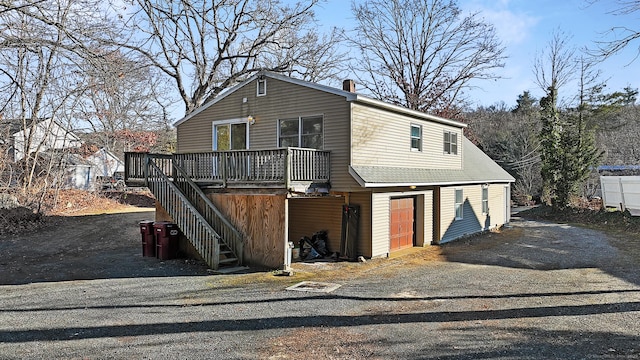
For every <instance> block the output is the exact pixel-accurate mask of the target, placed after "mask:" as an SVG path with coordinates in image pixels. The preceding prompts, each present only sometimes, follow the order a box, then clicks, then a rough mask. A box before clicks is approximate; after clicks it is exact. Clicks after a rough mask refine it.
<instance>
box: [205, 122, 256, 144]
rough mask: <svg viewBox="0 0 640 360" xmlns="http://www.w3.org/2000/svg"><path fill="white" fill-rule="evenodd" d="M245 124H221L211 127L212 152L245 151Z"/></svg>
mask: <svg viewBox="0 0 640 360" xmlns="http://www.w3.org/2000/svg"><path fill="white" fill-rule="evenodd" d="M247 130H248V129H247V123H246V122H244V121H243V122H237V123H222V124H214V125H213V137H214V138H213V150H217V151H223V150H245V149H248V147H247V144H248V141H247V135H248V134H247Z"/></svg>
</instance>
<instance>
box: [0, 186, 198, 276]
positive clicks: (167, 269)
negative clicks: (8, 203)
mask: <svg viewBox="0 0 640 360" xmlns="http://www.w3.org/2000/svg"><path fill="white" fill-rule="evenodd" d="M153 206H154V199H153V198H152V197H151V196H150V194H148V193H147V192H110V193H103V194H96V193H89V192H84V191H64V192H61V193H60V194H58V201H57V206H55V207H53V208H52V209H50V210H49V211H48V214H47V215H38V214H34V213H33V212H32V211H30V210H29V209H26V208H15V209H1V210H0V224H1V225H2V226H1V227H0V229H2V230H0V254H2V255H1V256H0V268H2V272H0V284H24V283H35V282H46V281H64V280H81V279H104V278H123V277H138V276H155V275H157V276H180V275H184V274H194V273H196V274H207V268H206V266H205V265H204V264H202V263H200V262H197V261H193V260H185V259H180V260H173V261H159V260H157V259H155V258H144V257H142V256H141V254H142V245H141V243H142V240H141V235H140V230H139V222H140V221H144V220H154V217H155V213H154V211H155V208H154V207H153Z"/></svg>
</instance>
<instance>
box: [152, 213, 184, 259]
mask: <svg viewBox="0 0 640 360" xmlns="http://www.w3.org/2000/svg"><path fill="white" fill-rule="evenodd" d="M153 229H154V233H155V235H156V257H157V258H158V259H160V260H169V259H174V258H175V257H177V256H178V234H179V233H180V232H179V230H178V226H177V225H176V224H172V223H170V222H168V221H158V222H156V223H154V224H153Z"/></svg>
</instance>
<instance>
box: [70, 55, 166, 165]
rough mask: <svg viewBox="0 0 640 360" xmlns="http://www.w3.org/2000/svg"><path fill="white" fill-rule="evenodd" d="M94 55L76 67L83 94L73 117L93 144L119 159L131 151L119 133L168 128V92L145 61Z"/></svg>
mask: <svg viewBox="0 0 640 360" xmlns="http://www.w3.org/2000/svg"><path fill="white" fill-rule="evenodd" d="M94 52H95V53H98V54H100V56H98V57H95V58H92V59H90V61H83V62H81V63H80V64H79V68H80V69H81V71H82V80H83V83H82V84H81V86H82V88H83V92H82V95H81V96H79V97H78V98H77V99H76V101H77V104H76V105H75V106H74V109H73V113H74V114H75V116H76V117H77V118H78V119H82V120H83V121H84V123H85V124H86V125H87V126H88V128H89V130H90V131H91V132H92V135H93V136H91V141H92V142H93V143H95V144H96V145H98V146H100V147H105V148H107V149H108V150H111V151H112V152H114V153H115V154H116V155H118V156H120V155H122V152H123V151H132V149H131V148H127V147H126V146H124V144H123V141H122V136H120V135H121V134H122V133H123V132H126V131H128V132H136V131H137V132H140V131H151V130H153V131H162V130H165V129H167V128H168V127H169V125H168V123H169V121H170V119H169V117H170V114H169V113H168V110H167V108H166V104H170V103H171V99H170V98H169V96H168V94H170V93H171V91H170V90H169V89H168V86H167V84H166V82H165V81H162V80H164V79H161V78H160V76H158V74H157V69H156V68H155V67H153V66H150V64H149V63H148V62H146V61H145V59H130V58H127V57H125V56H124V55H123V54H122V53H121V52H119V51H111V50H107V51H100V50H97V49H96V50H94Z"/></svg>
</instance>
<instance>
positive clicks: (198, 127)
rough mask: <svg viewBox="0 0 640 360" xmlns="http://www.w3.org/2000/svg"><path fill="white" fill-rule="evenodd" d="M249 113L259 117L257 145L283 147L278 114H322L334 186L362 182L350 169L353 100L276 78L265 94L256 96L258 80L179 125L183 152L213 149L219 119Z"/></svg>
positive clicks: (254, 128)
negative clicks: (354, 176)
mask: <svg viewBox="0 0 640 360" xmlns="http://www.w3.org/2000/svg"><path fill="white" fill-rule="evenodd" d="M244 98H246V99H247V101H246V102H243V99H244ZM249 115H251V116H253V118H254V119H255V124H253V125H250V126H249V147H250V148H251V149H271V148H276V147H278V125H277V124H278V119H282V118H297V117H300V116H312V115H322V116H323V119H324V124H323V128H324V136H323V138H324V150H330V151H331V171H332V172H331V184H332V189H333V190H335V191H340V189H347V188H352V187H355V186H357V183H356V182H355V180H353V178H352V177H351V175H349V173H348V165H349V131H350V128H349V115H350V103H349V102H347V101H346V99H345V98H344V97H342V96H338V95H334V94H330V93H326V92H323V91H319V90H315V89H311V88H308V87H304V86H300V85H296V84H291V83H288V82H284V81H280V80H276V79H273V78H267V94H266V95H265V96H256V81H252V82H250V83H247V84H246V85H245V86H243V87H241V88H239V89H237V90H236V91H235V92H234V93H232V94H229V95H228V96H227V97H225V98H224V99H222V100H220V101H219V102H217V103H216V104H213V105H212V106H211V107H209V108H208V109H205V110H204V111H202V112H200V113H198V114H196V115H195V116H194V117H192V118H191V119H189V120H187V121H185V122H183V123H181V124H179V125H178V127H177V137H178V152H181V153H184V152H200V151H211V150H212V148H213V136H212V131H213V130H212V129H213V127H212V126H213V124H212V123H213V121H216V120H230V119H239V118H246V117H247V116H249Z"/></svg>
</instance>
